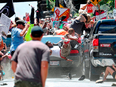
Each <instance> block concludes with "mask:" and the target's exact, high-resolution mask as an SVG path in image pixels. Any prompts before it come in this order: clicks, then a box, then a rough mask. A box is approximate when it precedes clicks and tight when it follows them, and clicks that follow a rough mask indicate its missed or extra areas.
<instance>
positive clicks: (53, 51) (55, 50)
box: [45, 41, 72, 61]
mask: <svg viewBox="0 0 116 87" xmlns="http://www.w3.org/2000/svg"><path fill="white" fill-rule="evenodd" d="M59 43H60V42H59ZM45 44H46V45H47V46H48V47H49V48H50V56H55V57H58V58H63V59H65V60H66V61H72V60H71V59H67V58H66V57H61V49H60V48H59V46H57V45H58V43H57V44H54V43H51V42H50V41H47V42H46V43H45Z"/></svg>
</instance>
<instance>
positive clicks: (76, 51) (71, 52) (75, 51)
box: [70, 50, 79, 54]
mask: <svg viewBox="0 0 116 87" xmlns="http://www.w3.org/2000/svg"><path fill="white" fill-rule="evenodd" d="M77 53H79V51H78V50H71V51H70V54H77Z"/></svg>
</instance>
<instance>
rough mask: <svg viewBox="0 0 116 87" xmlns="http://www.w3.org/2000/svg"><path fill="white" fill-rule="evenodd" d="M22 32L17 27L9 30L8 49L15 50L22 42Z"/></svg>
mask: <svg viewBox="0 0 116 87" xmlns="http://www.w3.org/2000/svg"><path fill="white" fill-rule="evenodd" d="M21 32H22V30H21V29H19V28H13V29H12V32H11V47H10V51H15V50H16V49H17V47H18V46H19V45H20V44H22V43H23V42H24V40H23V36H22V37H21V36H20V33H21Z"/></svg>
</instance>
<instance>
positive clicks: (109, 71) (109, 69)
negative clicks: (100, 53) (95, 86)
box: [96, 64, 116, 83]
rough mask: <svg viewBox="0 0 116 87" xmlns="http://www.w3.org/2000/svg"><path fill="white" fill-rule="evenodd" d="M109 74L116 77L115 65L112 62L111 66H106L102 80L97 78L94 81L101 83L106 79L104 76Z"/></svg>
mask: <svg viewBox="0 0 116 87" xmlns="http://www.w3.org/2000/svg"><path fill="white" fill-rule="evenodd" d="M109 74H111V75H112V76H113V79H116V67H115V66H114V64H113V65H112V66H111V67H109V66H108V67H106V70H105V74H104V77H103V79H102V80H97V81H96V83H102V82H104V81H105V80H106V77H107V76H108V75H109Z"/></svg>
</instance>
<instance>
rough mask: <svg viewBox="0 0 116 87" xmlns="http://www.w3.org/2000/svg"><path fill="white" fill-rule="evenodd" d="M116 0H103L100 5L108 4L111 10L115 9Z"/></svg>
mask: <svg viewBox="0 0 116 87" xmlns="http://www.w3.org/2000/svg"><path fill="white" fill-rule="evenodd" d="M114 1H115V0H101V2H100V3H99V4H100V5H103V4H106V5H108V6H109V7H110V10H112V9H114Z"/></svg>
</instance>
